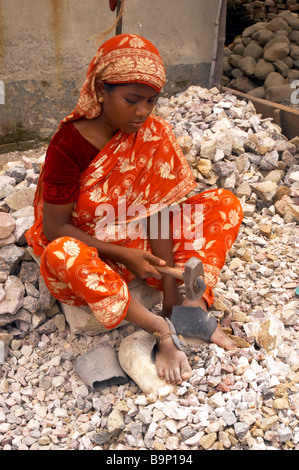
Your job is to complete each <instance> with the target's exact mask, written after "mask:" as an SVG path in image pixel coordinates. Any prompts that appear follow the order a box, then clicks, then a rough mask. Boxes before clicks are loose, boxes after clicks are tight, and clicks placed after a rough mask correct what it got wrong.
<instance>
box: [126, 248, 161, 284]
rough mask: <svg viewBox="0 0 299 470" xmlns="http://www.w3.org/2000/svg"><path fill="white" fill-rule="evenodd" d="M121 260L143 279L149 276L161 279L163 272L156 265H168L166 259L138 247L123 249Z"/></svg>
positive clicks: (135, 274)
mask: <svg viewBox="0 0 299 470" xmlns="http://www.w3.org/2000/svg"><path fill="white" fill-rule="evenodd" d="M119 261H120V262H121V263H122V264H124V265H125V266H126V268H127V269H128V270H129V271H130V272H131V273H132V274H134V276H136V277H139V278H141V279H147V278H148V277H153V278H155V279H161V278H162V274H160V273H159V271H158V270H157V269H156V268H155V266H165V265H166V261H164V260H163V259H161V258H158V257H157V256H154V255H153V254H151V253H149V252H147V251H144V250H139V249H136V248H125V249H123V251H122V254H121V259H119Z"/></svg>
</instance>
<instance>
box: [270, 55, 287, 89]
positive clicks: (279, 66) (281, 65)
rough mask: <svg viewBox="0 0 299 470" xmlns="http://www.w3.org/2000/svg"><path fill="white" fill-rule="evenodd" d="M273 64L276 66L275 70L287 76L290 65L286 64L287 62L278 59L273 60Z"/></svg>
mask: <svg viewBox="0 0 299 470" xmlns="http://www.w3.org/2000/svg"><path fill="white" fill-rule="evenodd" d="M273 65H274V67H275V70H276V71H277V72H278V73H280V75H282V76H283V77H287V75H288V73H289V67H288V66H287V65H286V63H285V62H283V61H282V60H276V61H275V62H273ZM278 85H279V83H278Z"/></svg>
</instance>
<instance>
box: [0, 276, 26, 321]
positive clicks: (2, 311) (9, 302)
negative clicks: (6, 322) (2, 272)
mask: <svg viewBox="0 0 299 470" xmlns="http://www.w3.org/2000/svg"><path fill="white" fill-rule="evenodd" d="M4 291H5V300H2V302H0V315H6V314H9V315H15V314H16V313H17V311H18V310H19V309H20V308H21V307H22V305H23V302H24V295H25V287H24V286H23V284H22V282H21V281H20V280H19V279H18V278H17V277H16V276H9V278H8V279H7V281H6V283H5V286H4Z"/></svg>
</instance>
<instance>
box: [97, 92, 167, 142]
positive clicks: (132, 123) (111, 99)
mask: <svg viewBox="0 0 299 470" xmlns="http://www.w3.org/2000/svg"><path fill="white" fill-rule="evenodd" d="M101 96H102V97H103V103H102V112H101V114H100V120H101V121H102V122H103V123H104V124H105V125H106V126H108V127H109V128H111V130H113V131H114V133H115V132H117V131H119V130H121V131H123V132H126V133H127V134H133V133H135V132H137V131H138V129H140V127H141V126H142V124H143V123H144V122H145V120H146V119H147V118H148V116H149V114H150V113H151V112H152V110H153V108H154V106H155V104H156V102H157V98H158V96H159V93H158V92H157V91H156V90H155V89H154V88H152V87H151V86H149V85H143V84H142V83H132V84H126V85H121V86H116V87H115V88H113V89H110V90H109V89H106V88H105V89H104V90H102V93H101Z"/></svg>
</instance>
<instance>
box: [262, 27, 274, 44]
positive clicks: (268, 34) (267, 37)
mask: <svg viewBox="0 0 299 470" xmlns="http://www.w3.org/2000/svg"><path fill="white" fill-rule="evenodd" d="M272 39H274V34H273V33H272V31H269V30H267V29H265V30H262V31H260V34H259V36H258V42H259V44H260V45H261V46H265V45H266V44H267V42H269V41H271V40H272Z"/></svg>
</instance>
